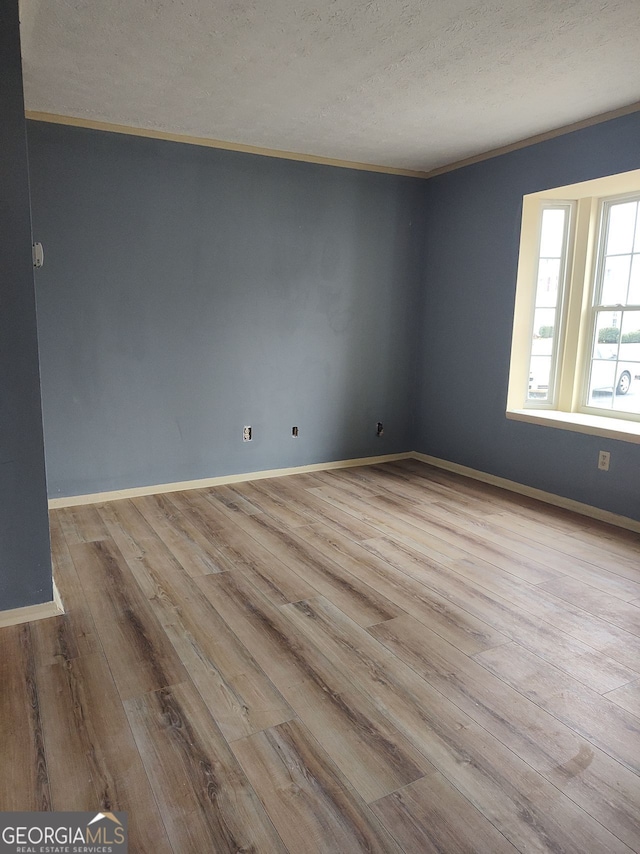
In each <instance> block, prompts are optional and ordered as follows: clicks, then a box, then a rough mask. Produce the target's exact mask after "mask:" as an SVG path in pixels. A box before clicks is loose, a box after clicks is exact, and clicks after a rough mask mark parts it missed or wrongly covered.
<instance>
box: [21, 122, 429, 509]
mask: <svg viewBox="0 0 640 854" xmlns="http://www.w3.org/2000/svg"><path fill="white" fill-rule="evenodd" d="M28 133H29V151H30V164H31V190H32V203H33V216H34V228H35V230H36V232H37V234H38V239H39V240H42V242H43V243H44V245H45V250H46V265H45V267H44V268H43V270H42V271H41V272H40V273H39V275H38V278H37V287H38V290H37V302H38V315H39V336H40V349H41V370H42V386H43V408H44V424H45V445H46V456H47V473H48V481H49V490H50V495H51V496H59V495H74V494H79V493H88V492H98V491H103V490H112V489H117V488H125V487H131V486H140V485H145V484H157V483H164V482H171V481H181V480H190V479H196V478H203V477H210V476H215V475H222V474H226V473H230V472H243V471H255V470H258V469H269V468H277V467H283V466H295V465H302V464H307V463H315V462H322V461H326V460H336V459H345V458H352V457H362V456H369V455H377V454H387V453H393V452H397V451H406V450H408V449H409V448H410V444H411V438H410V428H411V421H412V419H411V408H412V405H413V389H414V387H415V378H416V373H415V372H416V360H415V352H414V351H413V349H412V348H413V347H414V345H415V342H416V340H417V339H416V336H415V334H414V324H415V319H416V312H415V299H416V297H417V294H418V287H417V286H418V285H419V282H420V278H421V274H422V259H421V253H422V235H423V233H424V223H423V219H422V218H423V205H422V200H423V194H424V184H423V183H422V182H419V181H416V180H414V179H410V178H402V177H397V176H391V175H378V174H373V173H369V172H358V171H353V170H347V169H336V168H331V167H325V166H317V165H313V164H308V163H297V162H291V161H284V160H277V159H271V158H265V157H256V156H254V155H248V154H239V153H235V152H228V151H219V150H214V149H207V148H200V147H196V146H190V145H184V144H177V143H170V142H163V141H158V140H151V139H141V138H137V137H131V136H120V135H117V134H111V133H104V132H99V131H91V130H84V129H78V128H71V127H63V126H57V125H51V124H43V123H38V122H30V123H29V127H28ZM377 421H383V422H384V425H385V433H384V436H383V437H382V438H376V436H375V425H376V422H377ZM245 424H250V425H251V426H252V427H253V429H254V439H253V441H252V442H251V443H250V444H243V442H242V435H241V434H242V427H243V425H245ZM294 425H296V426H298V427H299V429H300V436H299V438H298V439H293V438H292V437H291V428H292V426H294Z"/></svg>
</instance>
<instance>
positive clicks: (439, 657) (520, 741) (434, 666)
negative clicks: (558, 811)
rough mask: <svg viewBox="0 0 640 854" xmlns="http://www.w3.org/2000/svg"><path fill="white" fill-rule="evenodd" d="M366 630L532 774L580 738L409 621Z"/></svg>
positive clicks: (573, 749) (565, 754)
mask: <svg viewBox="0 0 640 854" xmlns="http://www.w3.org/2000/svg"><path fill="white" fill-rule="evenodd" d="M367 631H368V632H369V633H370V634H371V635H373V637H375V638H376V639H377V640H379V641H380V642H381V643H382V644H383V645H384V646H385V647H386V648H387V649H388V650H389V651H390V652H392V653H393V654H394V655H396V656H397V657H398V658H399V659H400V660H401V661H404V663H405V664H408V665H409V666H410V667H411V668H412V669H413V670H415V672H416V673H417V674H418V675H419V676H421V677H422V678H423V679H424V680H425V681H426V682H428V683H429V684H430V685H432V686H433V687H434V688H436V689H437V690H438V691H439V692H440V693H441V694H443V696H445V697H446V698H447V699H449V700H451V702H452V703H454V704H455V705H456V706H457V707H458V708H459V709H460V710H461V711H463V712H464V713H465V714H467V715H468V716H469V717H470V718H472V719H473V720H474V721H475V722H476V723H478V724H480V725H481V726H483V727H484V728H485V729H486V730H487V731H488V732H490V733H491V734H492V735H494V736H495V737H496V738H498V739H499V740H500V741H501V742H502V743H503V744H504V745H505V746H507V747H509V748H510V749H511V750H512V751H513V752H514V753H516V754H517V755H518V756H520V757H521V758H522V759H524V760H525V761H526V762H527V763H528V764H529V765H531V767H532V768H535V769H536V770H537V771H544V770H548V769H550V768H555V767H556V766H557V765H558V764H559V763H561V762H566V761H567V760H569V759H571V757H572V756H574V755H575V754H576V753H577V751H578V749H579V747H580V744H581V742H582V739H580V737H579V736H578V735H577V734H576V733H575V732H574V731H573V730H572V729H570V728H569V727H567V726H565V725H563V724H561V723H560V722H559V721H558V720H557V719H556V718H554V717H553V715H551V714H549V713H548V712H545V711H544V710H542V709H541V708H540V707H539V706H537V705H536V704H535V703H534V702H532V701H531V700H528V699H527V698H526V697H523V696H522V694H520V693H519V692H518V691H516V690H515V689H514V688H512V687H511V686H509V685H507V684H506V683H505V682H503V681H502V680H501V679H499V678H498V677H496V676H493V674H491V673H489V672H487V670H486V668H484V667H483V666H482V665H481V664H480V663H479V662H477V661H475V660H474V659H473V658H471V657H469V656H468V655H464V654H463V653H461V652H460V651H459V650H458V649H456V647H455V646H453V645H452V644H450V643H448V642H447V641H446V640H444V639H443V638H441V637H440V636H439V635H437V634H436V633H435V632H433V631H431V630H430V629H428V628H427V627H426V626H425V625H423V624H421V623H419V622H417V621H416V620H415V619H414V618H413V617H398V618H397V619H395V620H389V621H388V622H387V623H381V624H380V625H378V626H371V627H370V628H369V629H368V630H367Z"/></svg>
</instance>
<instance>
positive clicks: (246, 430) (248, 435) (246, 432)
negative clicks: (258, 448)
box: [242, 427, 253, 442]
mask: <svg viewBox="0 0 640 854" xmlns="http://www.w3.org/2000/svg"><path fill="white" fill-rule="evenodd" d="M252 439H253V431H252V430H251V427H243V428H242V441H243V442H250V441H251V440H252Z"/></svg>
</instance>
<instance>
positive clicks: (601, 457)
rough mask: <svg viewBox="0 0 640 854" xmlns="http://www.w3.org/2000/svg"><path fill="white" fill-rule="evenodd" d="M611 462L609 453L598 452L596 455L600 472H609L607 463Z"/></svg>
mask: <svg viewBox="0 0 640 854" xmlns="http://www.w3.org/2000/svg"><path fill="white" fill-rule="evenodd" d="M610 460H611V454H610V453H609V451H600V452H599V453H598V468H599V469H600V470H601V471H609V461H610Z"/></svg>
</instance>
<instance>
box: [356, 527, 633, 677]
mask: <svg viewBox="0 0 640 854" xmlns="http://www.w3.org/2000/svg"><path fill="white" fill-rule="evenodd" d="M364 545H365V546H366V547H367V548H369V549H370V550H371V551H372V552H373V553H374V554H375V555H377V556H378V557H381V558H383V559H385V560H388V561H389V562H390V563H393V564H394V565H395V566H397V567H399V568H401V569H402V570H403V572H406V573H407V574H409V575H411V576H412V577H413V578H416V579H417V580H419V581H420V582H421V583H423V584H425V585H427V586H428V587H430V588H432V589H433V590H435V591H436V592H437V593H440V594H441V595H442V596H444V597H445V598H446V599H449V600H450V601H452V602H453V603H454V604H456V605H458V606H459V607H461V608H463V609H464V610H465V611H468V612H469V613H470V614H472V615H473V616H475V617H477V618H479V619H480V620H483V621H484V622H485V623H487V624H488V625H490V626H493V627H494V628H496V629H497V628H499V629H500V631H501V632H502V633H503V634H506V635H508V636H509V637H511V638H512V640H517V641H519V642H520V643H522V644H523V645H524V646H526V647H527V648H528V649H531V650H532V651H534V652H535V653H536V654H538V655H540V656H542V657H546V658H547V659H548V660H550V661H552V662H553V663H555V664H556V665H559V666H561V667H563V668H564V669H565V670H566V671H567V673H568V674H570V675H572V676H574V677H576V678H578V679H582V680H584V682H585V684H587V685H589V686H590V687H593V688H594V689H595V690H598V691H601V692H604V691H610V690H613V689H614V688H617V687H619V686H620V685H624V684H626V683H627V682H629V681H631V679H633V678H634V675H633V674H634V673H635V671H632V670H630V668H628V667H626V665H625V664H624V663H621V662H619V661H618V660H617V659H614V658H613V657H612V656H610V655H608V654H607V650H602V651H598V650H596V649H594V647H591V646H589V645H588V644H586V643H584V642H582V641H580V640H578V639H577V638H574V637H573V636H572V635H569V634H567V633H566V632H563V631H562V630H561V629H559V628H557V627H556V626H555V625H554V623H552V622H549V621H547V620H542V619H540V618H539V617H537V616H535V614H532V613H530V612H527V611H524V610H523V609H522V608H521V607H518V606H517V605H514V604H512V603H511V602H510V601H509V600H507V599H504V598H503V597H502V596H499V595H497V594H495V593H492V592H491V591H490V590H489V589H488V588H487V587H483V586H481V585H480V584H476V583H474V582H473V581H471V580H470V579H469V578H463V577H461V576H460V575H459V574H458V573H455V572H452V571H447V570H446V568H443V567H442V566H441V565H440V564H438V563H437V562H434V561H430V560H427V561H426V562H425V559H424V553H423V550H422V548H421V547H420V546H419V545H418V546H416V545H415V544H414V545H408V544H407V543H406V542H404V541H401V542H398V541H393V540H391V539H390V538H388V537H383V538H380V539H379V540H376V541H366V542H365V543H364ZM452 567H453V568H455V564H452ZM629 637H631V638H634V637H635V636H634V635H629ZM607 638H608V639H609V640H610V639H611V636H610V635H609V634H608V635H607Z"/></svg>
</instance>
